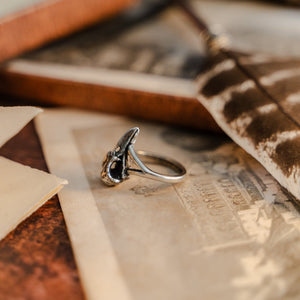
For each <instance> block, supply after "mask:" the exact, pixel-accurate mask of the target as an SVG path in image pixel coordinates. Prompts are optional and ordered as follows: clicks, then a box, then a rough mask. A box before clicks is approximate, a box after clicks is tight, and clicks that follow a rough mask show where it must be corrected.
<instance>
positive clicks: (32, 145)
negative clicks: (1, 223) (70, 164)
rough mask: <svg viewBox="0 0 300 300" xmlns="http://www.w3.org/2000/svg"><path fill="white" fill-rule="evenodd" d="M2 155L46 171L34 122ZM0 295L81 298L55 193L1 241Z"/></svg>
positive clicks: (38, 299) (8, 299) (60, 299)
mask: <svg viewBox="0 0 300 300" xmlns="http://www.w3.org/2000/svg"><path fill="white" fill-rule="evenodd" d="M0 155H2V156H5V157H7V158H9V159H12V160H14V161H17V162H20V163H22V164H25V165H28V166H31V167H34V168H37V169H40V170H44V171H47V166H46V163H45V160H44V157H43V154H42V149H41V145H40V143H39V139H38V136H37V134H36V132H35V129H34V125H33V123H32V122H31V123H30V124H29V125H27V126H26V127H25V128H24V129H23V130H22V131H21V132H20V133H19V134H18V135H17V136H15V137H14V138H13V139H11V140H10V141H9V142H8V143H7V144H6V145H5V146H3V147H2V148H1V149H0ZM21 200H22V199H20V201H21ZM0 299H3V300H11V299H14V300H23V299H26V300H27V299H30V300H44V299H55V300H66V299H72V300H79V299H84V294H83V291H82V287H81V284H80V281H79V276H78V271H77V268H76V265H75V261H74V256H73V253H72V249H71V244H70V240H69V237H68V233H67V229H66V225H65V222H64V217H63V214H62V211H61V208H60V205H59V201H58V198H57V196H55V197H53V198H52V199H51V200H49V201H48V202H47V203H46V204H45V205H44V206H42V207H41V208H40V209H39V210H37V211H36V212H35V213H34V214H33V215H31V216H30V217H29V218H27V219H26V220H25V221H24V222H22V223H21V224H20V225H19V226H18V227H17V228H16V229H15V230H14V231H12V232H11V233H10V234H9V235H8V236H7V237H6V238H5V239H4V240H2V241H1V242H0Z"/></svg>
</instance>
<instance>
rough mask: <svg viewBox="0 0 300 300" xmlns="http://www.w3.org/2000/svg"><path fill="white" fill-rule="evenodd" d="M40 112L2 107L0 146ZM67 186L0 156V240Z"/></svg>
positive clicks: (55, 178) (52, 177)
mask: <svg viewBox="0 0 300 300" xmlns="http://www.w3.org/2000/svg"><path fill="white" fill-rule="evenodd" d="M39 112H41V109H38V108H35V107H0V146H2V145H3V144H4V143H5V142H6V141H7V140H9V139H10V138H11V137H13V136H14V135H15V134H16V133H17V132H18V131H20V130H21V129H22V128H23V127H24V126H25V125H26V124H27V123H28V122H29V121H30V120H31V119H32V118H33V117H34V116H35V115H37V114H38V113H39ZM65 183H66V180H63V179H60V178H57V177H55V176H53V175H50V174H47V173H45V172H42V171H39V170H35V169H32V168H30V167H27V166H23V165H21V164H18V163H15V162H13V161H11V160H8V159H6V158H4V157H0V239H2V238H4V237H5V236H6V235H7V234H8V233H9V232H10V231H11V230H12V229H14V228H15V227H16V226H17V225H18V224H19V223H20V222H21V221H22V220H24V219H25V218H26V217H28V216H29V215H30V214H31V213H33V212H34V211H35V210H36V209H37V208H38V207H40V206H41V205H42V204H43V203H44V202H45V201H46V200H48V199H50V198H51V197H52V196H53V195H55V194H56V193H57V192H58V191H59V190H60V189H61V188H62V186H63V184H65Z"/></svg>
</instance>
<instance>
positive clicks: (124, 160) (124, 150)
mask: <svg viewBox="0 0 300 300" xmlns="http://www.w3.org/2000/svg"><path fill="white" fill-rule="evenodd" d="M139 132H140V129H139V128H138V127H133V128H131V129H129V130H128V131H127V132H126V133H125V134H124V135H123V136H122V137H121V138H120V140H119V141H118V143H117V145H116V146H115V148H114V149H113V150H112V151H109V152H108V153H107V154H106V156H105V158H104V160H103V163H102V170H101V179H102V181H103V183H105V184H106V185H107V186H115V185H118V184H120V183H121V182H123V181H125V180H127V179H129V178H130V176H131V175H138V176H142V177H145V178H149V179H153V180H158V181H162V182H167V183H177V182H180V181H182V180H183V179H184V178H185V176H186V169H185V167H184V166H183V165H182V164H181V163H179V162H177V161H176V160H174V159H171V158H167V157H165V156H162V155H158V154H155V153H151V152H146V151H135V149H134V143H135V141H136V137H137V136H138V134H139ZM146 163H147V164H156V165H163V166H165V167H167V168H169V169H171V170H172V171H173V173H174V174H172V175H165V174H161V173H157V172H155V171H153V170H151V169H150V168H149V167H148V166H147V165H146Z"/></svg>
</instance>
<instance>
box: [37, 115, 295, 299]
mask: <svg viewBox="0 0 300 300" xmlns="http://www.w3.org/2000/svg"><path fill="white" fill-rule="evenodd" d="M36 124H37V128H38V132H39V135H40V137H41V140H42V145H43V148H44V152H45V155H46V159H47V161H48V164H49V166H50V169H51V171H52V172H55V173H56V174H57V175H59V176H62V177H65V178H67V179H68V180H69V181H70V184H69V186H67V187H66V188H65V189H64V190H62V192H61V193H60V194H59V197H60V201H61V205H62V208H63V212H64V215H65V218H66V222H67V226H68V230H69V233H70V237H71V241H72V245H73V248H74V252H75V257H76V260H77V263H78V266H79V271H80V274H81V279H82V283H83V286H84V289H85V291H86V295H87V298H88V299H118V300H122V299H138V300H140V299H146V300H148V299H149V300H150V299H151V300H152V299H162V300H165V299H175V300H176V299H178V300H179V299H283V298H284V299H296V298H297V296H298V295H299V293H300V287H299V285H298V284H297V282H298V281H299V278H300V272H299V270H298V265H299V262H300V254H299V253H300V252H299V248H300V226H299V225H300V216H299V204H298V203H297V202H295V201H294V199H293V197H292V196H290V195H289V194H287V193H286V192H285V191H284V190H282V189H281V188H280V186H279V185H278V184H277V182H276V181H275V180H274V179H273V178H272V176H270V175H269V174H268V173H267V172H266V171H265V169H264V168H263V167H261V165H260V164H258V163H257V162H256V161H255V160H254V159H252V158H251V157H250V156H249V155H247V154H246V153H245V152H244V151H243V150H242V149H241V148H239V147H238V146H237V145H235V144H234V143H232V142H231V141H230V140H229V139H228V138H226V137H224V136H215V135H210V134H203V133H190V132H185V131H178V130H174V129H172V128H168V127H163V126H157V125H151V124H147V123H141V122H137V121H131V120H128V119H123V118H117V117H111V116H107V115H101V114H93V113H88V112H80V111H70V110H53V111H47V112H46V113H45V114H43V115H40V116H39V117H38V118H37V123H36ZM49 124H51V126H49ZM132 126H139V127H140V129H141V134H140V136H139V138H138V140H137V143H136V148H137V149H142V150H149V151H153V152H159V153H161V154H165V155H169V156H171V157H173V158H176V159H178V160H179V161H181V162H182V163H183V164H184V165H185V166H186V167H187V170H188V177H187V179H186V181H185V182H183V183H181V184H177V185H174V186H172V185H168V184H164V183H160V182H156V181H151V180H148V179H143V178H139V177H136V178H134V177H132V178H131V179H130V180H128V181H127V182H125V183H123V184H122V185H120V186H117V187H115V188H107V187H105V186H103V185H102V183H101V182H100V179H99V172H100V165H101V160H102V158H103V156H104V155H105V153H106V152H107V151H108V150H110V149H111V148H112V146H114V145H115V143H116V141H117V140H118V138H119V137H120V136H121V135H122V134H123V133H124V132H125V131H126V130H127V129H129V128H130V127H132Z"/></svg>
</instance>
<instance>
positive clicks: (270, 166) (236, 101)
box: [180, 2, 300, 199]
mask: <svg viewBox="0 0 300 300" xmlns="http://www.w3.org/2000/svg"><path fill="white" fill-rule="evenodd" d="M180 5H181V7H182V8H184V10H185V11H186V12H187V14H188V15H189V16H190V17H191V18H192V19H193V20H194V23H195V24H196V25H197V26H198V28H199V29H200V31H201V32H202V33H203V32H204V33H205V34H204V36H205V37H206V40H207V42H208V46H209V47H210V50H211V51H210V57H209V62H208V64H207V69H206V71H205V72H204V73H202V74H200V75H199V77H198V79H197V86H198V91H199V92H198V99H199V101H200V102H201V103H202V104H203V105H204V106H205V107H206V108H207V110H208V111H209V112H210V113H211V115H212V116H213V118H214V119H215V121H216V122H217V123H218V125H219V126H220V127H221V128H222V129H223V130H224V131H225V132H226V133H227V134H228V135H229V136H230V137H231V138H232V139H233V140H234V141H235V142H236V143H237V144H239V145H240V146H241V147H242V148H244V149H245V150H246V151H247V152H248V153H250V154H251V155H252V156H253V157H254V158H256V159H257V160H258V161H259V162H260V163H261V164H262V165H263V166H264V167H265V168H266V169H267V170H268V171H269V172H270V174H271V175H273V177H275V178H276V179H277V181H278V182H279V183H280V184H281V185H282V186H283V187H285V188H286V189H287V190H288V191H290V192H291V193H292V194H293V195H294V196H295V197H296V198H298V199H300V152H299V147H300V60H297V59H286V58H276V57H270V56H267V55H262V54H244V53H239V52H237V51H233V50H229V49H228V48H226V47H224V46H223V45H222V44H218V43H217V38H216V36H214V35H213V34H211V33H210V32H209V30H208V29H207V27H206V26H205V25H204V23H203V22H202V21H201V20H199V18H198V17H197V16H195V15H194V14H193V11H192V10H191V9H189V7H187V6H186V4H185V2H181V3H180Z"/></svg>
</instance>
